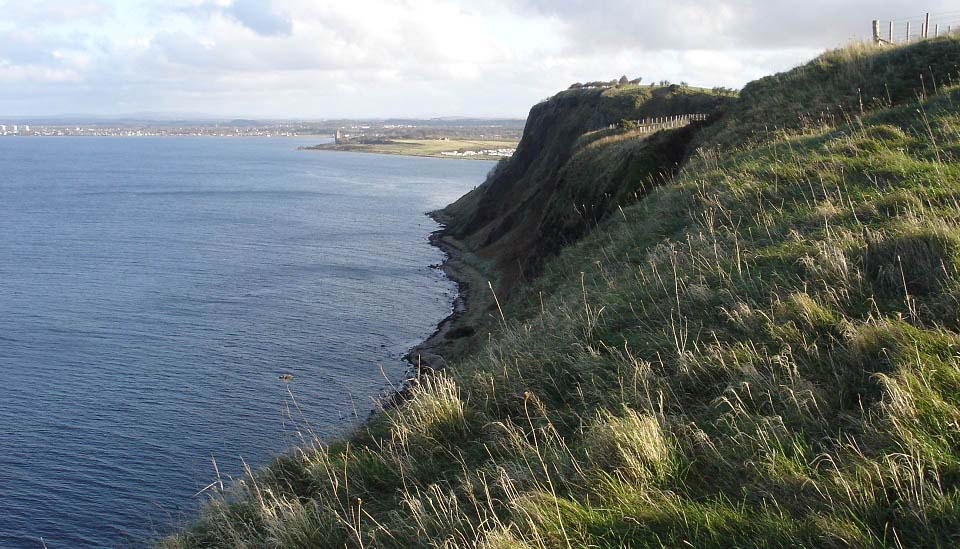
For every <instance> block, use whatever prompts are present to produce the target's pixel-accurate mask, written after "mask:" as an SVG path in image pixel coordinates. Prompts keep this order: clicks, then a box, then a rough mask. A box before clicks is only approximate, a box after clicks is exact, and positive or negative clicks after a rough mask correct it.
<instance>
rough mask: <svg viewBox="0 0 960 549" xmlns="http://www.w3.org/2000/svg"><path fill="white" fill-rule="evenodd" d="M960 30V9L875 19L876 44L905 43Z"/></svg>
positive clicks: (874, 35)
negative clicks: (901, 17) (897, 17)
mask: <svg viewBox="0 0 960 549" xmlns="http://www.w3.org/2000/svg"><path fill="white" fill-rule="evenodd" d="M958 31H960V11H949V12H944V13H938V14H931V13H926V14H924V15H918V16H916V17H907V18H904V19H890V20H880V19H874V20H873V41H874V43H876V44H903V43H906V42H910V41H913V40H922V39H924V38H933V37H936V36H940V35H941V34H948V33H953V32H958Z"/></svg>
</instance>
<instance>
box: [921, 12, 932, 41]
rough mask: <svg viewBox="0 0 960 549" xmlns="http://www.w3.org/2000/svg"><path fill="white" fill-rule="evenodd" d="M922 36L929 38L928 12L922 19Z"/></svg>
mask: <svg viewBox="0 0 960 549" xmlns="http://www.w3.org/2000/svg"><path fill="white" fill-rule="evenodd" d="M923 37H924V38H930V14H929V13H927V16H926V17H925V18H924V19H923Z"/></svg>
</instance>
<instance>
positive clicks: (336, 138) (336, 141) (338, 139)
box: [333, 128, 343, 145]
mask: <svg viewBox="0 0 960 549" xmlns="http://www.w3.org/2000/svg"><path fill="white" fill-rule="evenodd" d="M342 140H343V136H342V135H340V128H337V132H336V133H335V134H333V142H334V144H336V145H339V144H340V142H341V141H342Z"/></svg>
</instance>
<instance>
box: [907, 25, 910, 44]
mask: <svg viewBox="0 0 960 549" xmlns="http://www.w3.org/2000/svg"><path fill="white" fill-rule="evenodd" d="M909 41H910V21H907V42H909Z"/></svg>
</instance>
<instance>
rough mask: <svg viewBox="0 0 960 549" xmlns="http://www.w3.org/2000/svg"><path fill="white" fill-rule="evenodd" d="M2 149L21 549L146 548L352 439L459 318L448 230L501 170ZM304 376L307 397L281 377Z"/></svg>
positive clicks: (6, 466) (1, 416)
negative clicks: (238, 483) (285, 454)
mask: <svg viewBox="0 0 960 549" xmlns="http://www.w3.org/2000/svg"><path fill="white" fill-rule="evenodd" d="M314 142H317V140H316V139H314V140H304V139H280V138H274V139H269V138H93V137H90V138H85V137H81V138H3V139H0V547H21V546H22V547H40V546H41V538H42V540H43V543H46V545H47V547H50V548H51V549H52V548H54V547H89V546H98V547H103V546H106V547H117V546H120V547H123V546H139V545H144V544H146V543H148V542H149V541H150V540H151V539H155V538H156V537H158V536H161V535H163V534H165V533H169V532H170V531H171V529H172V528H173V527H174V526H175V525H176V524H178V523H180V522H182V521H183V520H185V519H188V518H189V517H190V516H192V514H193V513H194V512H195V510H196V508H197V506H198V505H199V504H200V502H202V501H203V499H204V498H205V497H206V495H205V494H201V495H195V494H197V492H199V491H201V490H202V489H203V488H204V487H205V486H207V485H209V484H210V483H211V482H212V481H214V480H216V478H217V473H216V471H215V468H214V464H213V463H214V460H215V461H216V465H217V468H218V469H219V472H220V475H221V477H222V478H224V479H225V481H226V479H228V478H229V477H238V476H240V475H242V471H243V463H247V464H249V465H250V466H251V467H253V468H256V467H258V466H262V465H265V464H266V463H268V462H269V459H270V457H271V456H274V455H276V454H277V453H279V452H281V451H283V450H284V449H286V448H289V447H290V446H291V445H292V444H295V443H296V442H297V441H298V440H300V439H299V437H300V435H301V434H303V433H305V432H306V431H307V430H312V431H313V432H316V433H317V434H319V435H321V436H331V435H335V434H337V433H339V432H343V431H344V430H346V429H348V428H349V427H350V426H351V425H354V424H355V423H356V421H357V418H363V417H365V416H366V415H367V414H368V413H369V411H370V410H371V409H372V407H373V404H372V399H373V397H375V396H376V395H378V394H380V393H381V392H383V391H384V390H386V389H387V388H389V386H390V384H391V383H396V382H398V381H399V380H401V379H402V378H403V377H404V374H405V371H406V369H407V365H406V364H405V363H404V362H403V361H402V360H401V357H402V355H403V354H404V353H405V352H406V351H407V350H408V349H409V348H410V347H411V346H413V345H415V344H416V343H418V342H419V341H421V340H422V339H423V338H425V337H426V336H428V335H429V334H430V333H431V332H432V331H433V329H434V327H435V326H436V324H437V322H439V321H440V320H441V319H442V318H443V317H444V316H446V315H447V314H448V313H449V312H450V307H451V300H452V298H453V296H454V293H455V286H454V285H453V284H452V283H451V282H450V281H449V280H447V279H446V278H444V276H443V275H442V273H440V272H439V271H438V270H436V269H435V268H431V265H434V264H437V263H439V262H440V261H442V259H443V258H442V254H441V253H440V252H439V251H438V250H437V249H435V248H433V247H431V246H430V245H429V243H428V240H427V236H428V234H429V233H430V232H431V231H434V230H436V229H437V226H436V224H435V223H434V222H433V221H431V220H430V219H429V218H427V217H426V216H425V215H424V214H425V213H426V212H427V211H429V210H431V209H435V208H438V207H441V206H444V205H446V204H447V203H449V202H451V201H453V200H454V199H456V198H457V197H458V196H460V195H462V194H463V193H464V192H466V191H468V190H469V189H471V188H472V187H474V186H476V185H477V184H479V183H480V182H482V180H483V178H484V175H485V174H486V172H487V171H488V170H489V169H490V168H491V167H492V164H491V163H489V162H479V161H462V160H444V159H430V158H410V157H399V156H380V155H369V154H358V153H338V152H316V151H298V150H297V147H298V146H300V145H306V144H311V143H314ZM285 373H290V374H292V375H293V378H292V379H291V380H289V381H287V382H284V381H281V380H280V379H279V377H278V376H280V375H281V374H285Z"/></svg>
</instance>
